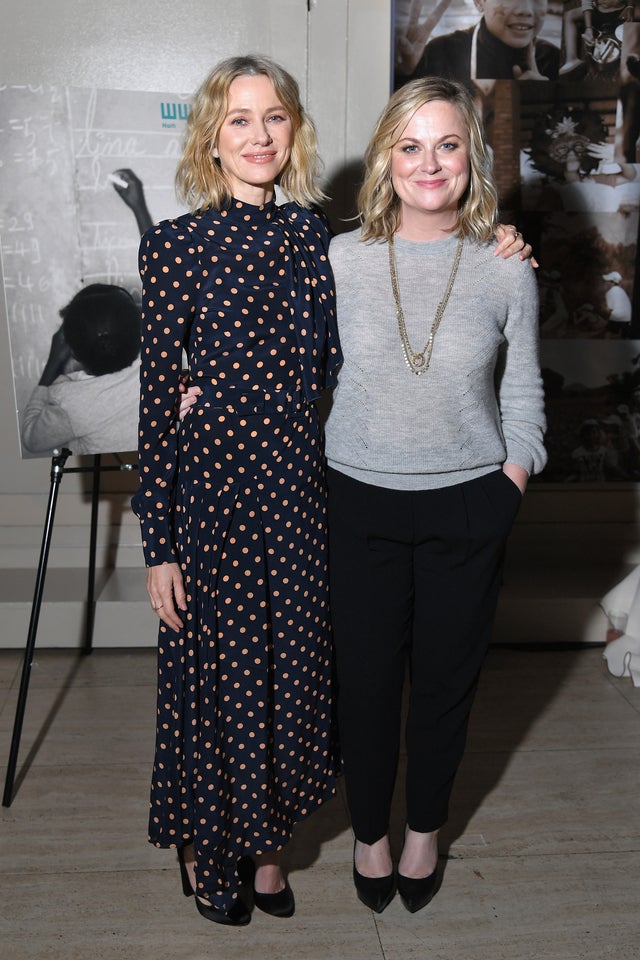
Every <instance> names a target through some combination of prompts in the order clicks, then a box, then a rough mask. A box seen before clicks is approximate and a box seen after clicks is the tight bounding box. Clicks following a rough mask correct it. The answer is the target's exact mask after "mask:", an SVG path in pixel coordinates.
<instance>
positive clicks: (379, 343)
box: [326, 230, 546, 490]
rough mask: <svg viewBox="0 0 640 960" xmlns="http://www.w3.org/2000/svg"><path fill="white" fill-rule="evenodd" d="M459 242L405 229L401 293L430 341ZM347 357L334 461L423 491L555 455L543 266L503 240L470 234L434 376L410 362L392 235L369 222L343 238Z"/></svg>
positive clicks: (536, 465)
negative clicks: (417, 371)
mask: <svg viewBox="0 0 640 960" xmlns="http://www.w3.org/2000/svg"><path fill="white" fill-rule="evenodd" d="M456 244H457V239H456V238H454V237H449V238H446V239H444V240H436V241H432V242H429V243H419V242H414V241H409V240H403V239H402V238H401V237H397V238H396V243H395V247H396V260H397V266H398V281H399V286H400V297H401V302H402V306H403V310H404V315H405V322H406V325H407V331H408V335H409V342H410V344H411V347H412V348H413V349H414V350H422V349H423V347H424V345H425V343H426V341H427V337H428V335H429V331H430V329H431V324H432V322H433V318H434V315H435V311H436V308H437V305H438V302H439V301H440V299H441V298H442V295H443V294H444V291H445V288H446V285H447V280H448V277H449V274H450V272H451V267H452V265H453V259H454V255H455V250H456ZM330 258H331V264H332V267H333V271H334V274H335V280H336V294H337V309H338V326H339V331H340V341H341V344H342V349H343V352H344V358H345V359H344V365H343V367H342V369H341V371H340V374H339V378H338V385H337V387H336V389H335V391H334V395H333V404H332V407H331V411H330V413H329V418H328V421H327V425H326V452H327V459H328V461H329V465H330V466H332V467H334V468H335V469H336V470H339V471H341V472H342V473H346V474H348V475H349V476H351V477H355V478H356V479H358V480H362V481H364V482H365V483H371V484H374V485H377V486H384V487H390V488H393V489H400V490H421V489H431V488H435V487H443V486H449V485H451V484H454V483H460V482H462V481H464V480H471V479H473V478H474V477H477V476H481V475H482V474H485V473H488V472H490V471H491V470H495V469H497V468H498V467H500V466H501V465H502V464H503V463H504V462H505V461H509V462H510V463H515V464H518V465H519V466H522V467H524V468H525V469H526V470H528V471H529V473H536V472H538V471H540V470H541V469H542V467H543V466H544V464H545V460H546V457H545V451H544V446H543V436H544V429H545V416H544V398H543V391H542V380H541V377H540V369H539V365H538V297H537V287H536V280H535V277H534V272H533V269H532V267H531V265H530V264H529V263H526V262H525V263H523V262H522V261H521V260H519V259H518V257H517V256H515V257H511V258H510V259H509V260H503V259H502V258H501V257H494V256H493V244H490V245H480V244H475V243H472V242H471V241H468V240H466V241H465V243H464V249H463V252H462V259H461V261H460V267H459V270H458V275H457V278H456V281H455V284H454V287H453V290H452V292H451V296H450V298H449V303H448V305H447V308H446V310H445V313H444V317H443V319H442V322H441V324H440V328H439V330H438V332H437V335H436V338H435V345H434V349H433V355H432V358H431V366H430V368H429V370H428V371H427V372H426V373H425V374H423V375H422V376H415V375H414V374H413V373H411V372H410V370H409V368H408V367H407V365H406V363H405V359H404V355H403V352H402V344H401V340H400V334H399V331H398V324H397V320H396V311H395V303H394V299H393V294H392V291H391V283H390V279H389V260H388V244H387V243H386V242H382V243H379V242H376V243H368V244H365V243H362V242H361V241H360V231H359V230H356V231H353V232H352V233H347V234H342V235H340V236H338V237H336V238H335V239H334V240H333V241H332V242H331V248H330Z"/></svg>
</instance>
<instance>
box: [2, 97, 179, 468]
mask: <svg viewBox="0 0 640 960" xmlns="http://www.w3.org/2000/svg"><path fill="white" fill-rule="evenodd" d="M179 99H180V98H177V97H167V96H166V95H165V96H163V95H162V94H149V93H141V94H138V93H132V92H128V91H99V90H84V89H80V88H45V87H37V86H34V87H29V88H27V87H16V88H12V87H8V88H3V89H2V90H1V91H0V120H2V122H3V123H4V128H3V129H4V130H5V133H6V134H7V136H6V137H4V138H3V142H2V144H0V161H2V162H1V163H0V228H1V227H2V226H3V225H4V226H5V233H4V235H3V238H2V242H3V254H4V257H3V261H4V262H3V267H4V272H3V277H4V293H5V300H6V303H7V320H8V325H9V342H10V347H11V360H12V371H13V380H14V391H15V397H16V412H17V426H18V438H19V441H20V450H21V454H22V456H23V457H25V458H32V457H49V456H52V455H53V452H54V450H59V449H61V448H62V447H66V448H67V449H69V450H70V451H71V453H72V454H73V455H83V454H96V453H122V452H127V451H132V450H135V448H136V446H137V416H138V409H137V408H138V398H139V351H140V280H139V276H138V269H137V252H138V245H139V242H140V236H141V234H142V233H143V232H144V231H145V230H146V229H148V227H150V226H151V225H152V223H153V222H154V220H155V221H157V220H160V219H162V218H163V217H164V216H168V215H169V214H170V213H174V212H175V211H176V202H175V196H174V190H173V177H174V173H175V165H176V157H177V156H178V154H179V150H180V144H181V141H182V135H183V132H184V121H185V120H186V116H187V108H186V105H185V104H184V103H182V100H180V105H179V104H178V100H179ZM179 106H180V108H179ZM167 118H169V119H167ZM51 183H55V184H56V189H55V190H52V189H51ZM150 210H153V216H152V214H151V213H150ZM7 226H8V227H9V230H7V229H6V228H7ZM12 228H13V233H14V234H15V237H14V236H12ZM20 230H21V232H19V231H20Z"/></svg>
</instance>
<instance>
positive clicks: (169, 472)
mask: <svg viewBox="0 0 640 960" xmlns="http://www.w3.org/2000/svg"><path fill="white" fill-rule="evenodd" d="M316 165H317V154H316V142H315V133H314V130H313V127H312V124H311V122H310V120H309V118H308V117H307V116H306V115H305V113H304V111H303V109H302V107H301V105H300V102H299V94H298V88H297V84H296V83H295V81H294V80H293V78H292V77H290V76H289V74H287V73H286V72H285V71H284V70H282V68H280V67H279V66H278V65H277V64H275V63H273V61H271V60H268V59H266V58H262V57H237V58H232V59H230V60H226V61H224V62H223V63H221V64H219V65H218V67H216V69H215V70H214V71H213V72H212V74H211V75H210V76H209V77H208V78H207V80H206V81H205V82H204V84H203V85H202V87H201V88H200V90H199V91H198V93H197V94H196V97H195V101H194V104H193V107H192V111H191V114H190V118H189V128H188V133H187V141H186V146H185V152H184V155H183V158H182V160H181V163H180V165H179V168H178V174H177V184H178V188H179V190H180V192H181V194H182V196H183V197H184V198H185V199H186V200H187V201H188V203H189V204H190V206H191V209H192V210H194V211H195V212H193V213H191V214H187V215H184V216H180V217H178V218H176V219H174V220H167V221H164V222H162V223H160V224H159V225H158V226H156V227H153V228H151V229H150V230H148V231H147V233H146V234H145V235H144V237H143V239H142V243H141V247H140V272H141V277H142V283H143V323H142V326H143V331H142V334H143V336H142V359H141V364H142V366H141V401H140V445H139V452H140V488H139V490H138V492H137V494H136V496H135V497H134V498H133V508H134V510H135V512H136V514H137V515H138V517H139V518H140V521H141V526H142V536H143V546H144V552H145V561H146V564H147V567H148V570H147V588H148V592H149V596H150V598H151V603H152V606H153V608H154V609H155V610H156V611H157V614H158V616H159V618H160V627H159V649H158V671H159V684H158V714H157V739H156V754H155V764H154V771H153V781H152V788H151V809H150V840H151V842H152V843H154V844H155V845H157V846H159V847H176V848H177V849H178V856H179V861H180V867H181V875H182V881H183V889H184V892H185V894H187V895H189V896H191V895H192V894H193V893H194V891H195V894H196V900H195V902H196V905H197V908H198V910H199V912H200V913H201V914H202V915H203V916H205V917H207V918H208V919H210V920H214V921H216V922H219V923H226V924H233V925H242V924H246V923H248V922H249V920H250V913H249V911H248V909H247V907H246V905H245V904H244V903H243V901H242V900H241V899H239V897H238V886H239V879H238V869H239V867H240V874H241V876H242V877H243V878H244V879H248V878H249V877H251V878H252V879H253V883H254V901H255V905H256V906H258V907H259V908H261V909H263V910H265V911H266V912H267V913H270V914H272V915H276V916H290V915H291V914H292V913H293V910H294V900H293V894H292V892H291V889H290V887H289V885H288V883H286V881H285V880H284V878H283V875H282V873H281V870H280V865H279V856H280V851H281V850H282V848H283V847H284V846H285V844H286V843H287V841H288V840H289V838H290V836H291V832H292V829H293V826H294V824H295V823H296V822H298V821H299V820H302V819H304V818H305V817H306V816H308V815H309V814H310V813H312V812H313V811H314V810H315V809H317V808H318V807H319V806H320V805H321V804H322V803H323V802H324V801H325V800H327V799H328V798H329V797H331V795H332V794H333V792H334V774H335V770H334V759H333V755H334V745H333V738H332V729H331V686H330V683H331V638H330V627H329V611H328V603H327V553H326V551H327V543H326V518H325V484H324V460H323V450H322V444H321V432H320V425H319V422H318V415H317V412H316V409H315V406H314V403H313V401H314V399H315V398H317V397H318V396H319V395H320V394H321V393H322V391H323V390H324V389H325V388H327V387H329V386H331V385H332V383H333V380H334V374H335V372H336V369H337V367H338V366H339V363H340V360H341V356H340V350H339V346H338V340H337V334H336V327H335V312H334V293H333V283H332V277H331V271H330V269H329V265H328V261H327V247H328V240H329V235H328V229H327V225H326V221H325V220H324V219H323V218H322V217H321V216H320V215H318V214H317V213H314V212H311V210H310V209H309V208H310V207H311V206H312V205H313V203H314V202H317V201H318V200H319V199H320V198H321V194H320V192H319V190H318V188H317V186H316V172H317V169H316ZM276 179H278V181H279V183H280V185H281V187H282V189H283V192H284V193H285V194H286V195H287V197H289V198H291V199H290V202H287V203H285V204H284V205H283V206H279V207H277V206H276V205H275V202H274V183H275V181H276ZM183 350H184V351H186V354H187V356H188V361H189V370H190V378H191V381H192V382H194V383H195V384H197V385H198V387H200V389H201V396H200V397H199V402H198V404H197V407H194V408H193V409H192V410H191V411H190V412H189V413H188V414H187V416H186V417H185V419H184V422H183V423H182V424H181V425H180V427H179V429H178V421H177V411H176V401H177V398H178V396H179V374H180V370H181V366H182V354H183ZM244 871H246V872H244Z"/></svg>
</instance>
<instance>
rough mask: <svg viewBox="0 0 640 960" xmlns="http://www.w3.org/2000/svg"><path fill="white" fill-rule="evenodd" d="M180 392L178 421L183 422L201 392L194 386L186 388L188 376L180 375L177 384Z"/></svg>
mask: <svg viewBox="0 0 640 960" xmlns="http://www.w3.org/2000/svg"><path fill="white" fill-rule="evenodd" d="M178 390H179V391H180V406H179V407H178V419H179V420H184V418H185V416H186V415H187V411H188V410H190V409H191V407H192V406H193V405H194V403H195V402H196V400H197V399H198V397H199V396H200V394H201V393H202V390H201V389H200V387H197V386H195V385H192V386H188V375H184V374H181V375H180V381H179V383H178Z"/></svg>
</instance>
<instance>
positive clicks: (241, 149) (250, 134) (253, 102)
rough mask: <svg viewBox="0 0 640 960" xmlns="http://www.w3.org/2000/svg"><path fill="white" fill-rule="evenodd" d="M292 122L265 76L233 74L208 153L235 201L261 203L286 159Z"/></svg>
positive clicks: (291, 134) (291, 133)
mask: <svg viewBox="0 0 640 960" xmlns="http://www.w3.org/2000/svg"><path fill="white" fill-rule="evenodd" d="M292 143H293V124H292V122H291V117H290V116H289V114H288V113H287V111H286V110H285V109H284V107H283V106H282V104H281V103H280V100H279V98H278V96H277V94H276V91H275V89H274V86H273V84H272V82H271V80H270V79H269V77H267V76H264V75H263V74H258V75H257V76H247V77H236V79H235V80H234V81H233V82H232V83H231V85H230V87H229V96H228V101H227V113H226V116H225V118H224V120H223V121H222V125H221V127H220V130H219V132H218V141H217V143H216V146H215V148H214V151H213V155H214V157H216V158H217V159H219V161H220V166H221V168H222V171H223V173H224V175H225V178H226V180H227V183H228V184H229V189H230V190H231V193H232V194H233V196H234V197H235V198H236V199H237V200H244V201H245V202H246V203H253V204H261V203H264V202H265V201H266V200H269V199H270V198H271V197H272V196H273V188H274V183H275V181H276V179H277V177H278V176H279V175H280V173H282V171H283V169H284V168H285V166H286V165H287V163H288V162H289V157H290V156H291V146H292Z"/></svg>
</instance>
